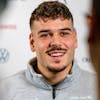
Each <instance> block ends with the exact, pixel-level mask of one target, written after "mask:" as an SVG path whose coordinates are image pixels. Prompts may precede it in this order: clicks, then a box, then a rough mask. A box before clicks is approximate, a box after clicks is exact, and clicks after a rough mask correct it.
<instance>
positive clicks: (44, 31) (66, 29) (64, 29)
mask: <svg viewBox="0 0 100 100" xmlns="http://www.w3.org/2000/svg"><path fill="white" fill-rule="evenodd" d="M58 30H62V31H72V28H68V27H67V28H62V29H58ZM50 31H51V30H49V29H43V30H40V31H39V32H38V34H40V33H46V32H50Z"/></svg>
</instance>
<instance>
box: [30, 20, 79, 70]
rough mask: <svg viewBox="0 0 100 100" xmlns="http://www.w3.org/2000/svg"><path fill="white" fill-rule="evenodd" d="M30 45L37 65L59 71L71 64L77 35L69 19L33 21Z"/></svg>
mask: <svg viewBox="0 0 100 100" xmlns="http://www.w3.org/2000/svg"><path fill="white" fill-rule="evenodd" d="M30 46H31V48H32V50H33V51H36V55H37V61H38V67H41V68H43V69H47V70H49V71H52V72H60V71H62V70H64V69H65V68H67V66H68V65H70V64H72V60H73V57H74V50H75V48H76V47H77V36H76V32H75V30H74V29H73V26H72V22H71V20H67V19H65V20H61V19H60V18H58V19H55V20H48V21H46V22H44V21H43V20H39V21H35V22H34V24H33V29H32V33H31V34H30Z"/></svg>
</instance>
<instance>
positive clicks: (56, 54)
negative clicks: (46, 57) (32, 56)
mask: <svg viewBox="0 0 100 100" xmlns="http://www.w3.org/2000/svg"><path fill="white" fill-rule="evenodd" d="M62 55H64V53H52V54H50V56H54V57H55V56H62Z"/></svg>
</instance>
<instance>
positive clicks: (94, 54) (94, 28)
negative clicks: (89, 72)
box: [89, 0, 100, 100]
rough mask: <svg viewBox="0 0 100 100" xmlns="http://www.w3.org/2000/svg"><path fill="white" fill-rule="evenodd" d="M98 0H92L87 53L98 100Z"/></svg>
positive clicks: (99, 81) (99, 87)
mask: <svg viewBox="0 0 100 100" xmlns="http://www.w3.org/2000/svg"><path fill="white" fill-rule="evenodd" d="M99 6H100V0H93V5H92V11H93V12H92V18H91V27H90V34H89V51H90V56H91V60H92V63H93V65H94V69H95V70H96V72H97V76H98V95H99V99H98V100H100V9H99Z"/></svg>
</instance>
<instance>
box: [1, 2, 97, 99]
mask: <svg viewBox="0 0 100 100" xmlns="http://www.w3.org/2000/svg"><path fill="white" fill-rule="evenodd" d="M30 29H31V33H30V36H29V39H30V47H31V50H32V51H33V52H36V58H33V59H32V60H30V62H29V64H28V69H27V70H25V71H23V72H20V73H18V74H16V75H14V76H12V77H10V78H7V79H6V80H4V81H3V82H1V86H0V98H1V100H96V98H95V96H96V95H95V84H94V83H95V79H94V78H95V77H94V75H92V74H91V73H88V72H86V71H83V70H81V69H80V68H79V67H78V65H77V63H76V61H75V60H74V53H75V49H76V48H77V33H76V30H75V29H74V25H73V16H72V14H71V12H70V11H69V9H68V8H67V7H66V6H65V5H64V4H62V3H60V2H58V1H48V2H44V3H42V4H40V5H39V6H38V7H37V8H36V9H35V10H34V11H33V12H32V15H31V18H30Z"/></svg>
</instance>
